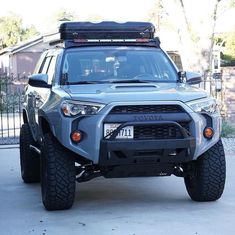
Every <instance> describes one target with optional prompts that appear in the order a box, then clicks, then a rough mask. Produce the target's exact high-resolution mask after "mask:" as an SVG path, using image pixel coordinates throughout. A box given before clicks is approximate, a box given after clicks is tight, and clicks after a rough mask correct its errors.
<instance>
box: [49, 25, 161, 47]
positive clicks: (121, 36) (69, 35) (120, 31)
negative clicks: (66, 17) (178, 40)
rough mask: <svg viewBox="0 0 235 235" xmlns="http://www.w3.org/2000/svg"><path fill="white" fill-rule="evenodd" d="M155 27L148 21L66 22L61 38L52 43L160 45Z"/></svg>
mask: <svg viewBox="0 0 235 235" xmlns="http://www.w3.org/2000/svg"><path fill="white" fill-rule="evenodd" d="M154 33H155V27H154V25H153V24H151V23H148V22H126V23H117V22H113V21H103V22H100V23H91V22H65V23H62V24H61V25H60V28H59V38H58V39H57V41H53V42H51V43H50V45H55V44H58V43H59V42H60V43H61V42H62V43H63V44H64V47H73V46H79V45H83V46H84V45H85V44H89V45H91V44H96V45H97V43H99V44H100V43H102V45H103V44H109V45H110V43H111V44H115V45H116V44H118V43H119V44H122V43H125V45H128V44H133V43H134V44H135V45H137V44H141V45H143V44H144V43H145V44H147V45H149V46H151V45H152V46H155V47H156V46H159V45H160V40H159V38H154Z"/></svg>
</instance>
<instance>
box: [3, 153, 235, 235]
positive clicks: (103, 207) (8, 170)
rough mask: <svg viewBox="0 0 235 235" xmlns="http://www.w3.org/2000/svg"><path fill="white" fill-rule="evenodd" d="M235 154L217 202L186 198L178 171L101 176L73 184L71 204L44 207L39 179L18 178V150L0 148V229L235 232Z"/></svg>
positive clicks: (18, 232)
mask: <svg viewBox="0 0 235 235" xmlns="http://www.w3.org/2000/svg"><path fill="white" fill-rule="evenodd" d="M234 184H235V156H233V155H228V156H227V182H226V188H225V192H224V194H223V197H222V198H221V199H220V200H219V201H217V202H207V203H196V202H193V201H191V200H190V199H189V197H188V195H187V192H186V190H185V186H184V183H183V180H182V179H181V178H177V177H174V176H172V177H165V178H164V177H161V178H129V179H104V178H97V179H94V180H92V181H90V182H87V183H82V184H77V195H76V200H75V203H74V206H73V208H72V209H70V210H67V211H56V212H48V211H46V210H45V209H44V208H43V206H42V203H41V195H40V185H39V184H31V185H26V184H24V183H23V182H22V180H21V178H20V170H19V150H18V149H0V234H1V235H11V234H12V235H26V234H33V235H34V234H35V235H36V234H40V235H49V234H56V235H73V234H79V235H83V234H86V235H93V234H94V235H106V234H107V235H117V234H118V235H119V234H120V235H149V234H150V235H156V234H157V235H158V234H164V235H168V234H179V235H183V234H186V235H190V234H193V235H195V234H197V235H204V234H205V235H210V234H213V235H217V234H218V235H221V234H223V235H226V234H231V235H233V234H235V186H234Z"/></svg>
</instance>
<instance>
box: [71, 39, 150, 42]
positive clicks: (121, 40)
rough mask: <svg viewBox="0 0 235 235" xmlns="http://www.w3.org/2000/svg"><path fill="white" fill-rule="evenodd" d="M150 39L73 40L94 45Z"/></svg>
mask: <svg viewBox="0 0 235 235" xmlns="http://www.w3.org/2000/svg"><path fill="white" fill-rule="evenodd" d="M150 40H151V39H148V38H139V39H138V38H137V39H74V42H77V43H96V42H103V43H105V42H149V41H150Z"/></svg>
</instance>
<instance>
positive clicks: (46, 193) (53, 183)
mask: <svg viewBox="0 0 235 235" xmlns="http://www.w3.org/2000/svg"><path fill="white" fill-rule="evenodd" d="M42 149H43V151H42V156H41V190H42V201H43V204H44V206H45V208H46V209H47V210H65V209H69V208H70V207H71V206H72V205H73V201H74V196H75V186H76V170H75V161H74V159H73V157H72V156H71V152H69V151H68V150H66V149H65V148H64V147H63V146H62V145H61V144H60V143H59V142H58V141H57V140H56V138H55V137H54V136H53V135H52V134H50V133H48V134H46V135H45V136H44V139H43V145H42Z"/></svg>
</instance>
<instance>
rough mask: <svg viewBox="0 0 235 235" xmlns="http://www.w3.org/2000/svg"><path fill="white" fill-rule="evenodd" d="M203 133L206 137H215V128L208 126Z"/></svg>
mask: <svg viewBox="0 0 235 235" xmlns="http://www.w3.org/2000/svg"><path fill="white" fill-rule="evenodd" d="M203 134H204V137H205V138H207V139H211V138H212V137H213V135H214V130H213V128H212V127H206V128H205V129H204V132H203Z"/></svg>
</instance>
